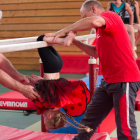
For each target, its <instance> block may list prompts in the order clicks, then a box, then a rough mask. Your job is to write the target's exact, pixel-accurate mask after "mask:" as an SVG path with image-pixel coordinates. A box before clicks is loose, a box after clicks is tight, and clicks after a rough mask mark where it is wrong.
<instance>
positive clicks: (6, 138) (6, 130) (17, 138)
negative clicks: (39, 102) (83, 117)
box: [0, 125, 117, 140]
mask: <svg viewBox="0 0 140 140" xmlns="http://www.w3.org/2000/svg"><path fill="white" fill-rule="evenodd" d="M75 135H76V134H62V133H44V132H35V131H27V130H21V129H16V128H11V127H6V126H1V125H0V140H72V138H73V137H74V136H75ZM90 140H110V138H109V135H108V133H106V132H103V133H95V134H94V135H93V136H92V138H91V139H90ZM111 140H117V139H114V138H111Z"/></svg>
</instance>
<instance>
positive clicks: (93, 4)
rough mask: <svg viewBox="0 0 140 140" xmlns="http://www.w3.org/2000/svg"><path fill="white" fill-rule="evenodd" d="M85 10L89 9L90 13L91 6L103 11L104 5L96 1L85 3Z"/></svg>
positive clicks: (89, 0) (88, 0)
mask: <svg viewBox="0 0 140 140" xmlns="http://www.w3.org/2000/svg"><path fill="white" fill-rule="evenodd" d="M82 6H83V7H84V8H86V9H87V11H90V7H91V6H96V7H97V8H100V9H103V7H102V5H101V3H100V2H98V1H96V0H87V1H85V2H84V3H83V5H82Z"/></svg>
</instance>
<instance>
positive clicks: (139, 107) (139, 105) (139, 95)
mask: <svg viewBox="0 0 140 140" xmlns="http://www.w3.org/2000/svg"><path fill="white" fill-rule="evenodd" d="M135 110H137V111H140V89H139V91H138V92H137V97H136V100H135Z"/></svg>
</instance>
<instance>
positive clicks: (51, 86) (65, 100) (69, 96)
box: [32, 32, 92, 132]
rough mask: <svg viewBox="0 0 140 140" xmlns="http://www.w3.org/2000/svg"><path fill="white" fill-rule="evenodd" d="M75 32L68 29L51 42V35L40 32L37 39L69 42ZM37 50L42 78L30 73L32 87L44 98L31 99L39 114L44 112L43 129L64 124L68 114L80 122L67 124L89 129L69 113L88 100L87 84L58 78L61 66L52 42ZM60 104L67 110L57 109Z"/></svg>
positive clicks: (79, 112)
mask: <svg viewBox="0 0 140 140" xmlns="http://www.w3.org/2000/svg"><path fill="white" fill-rule="evenodd" d="M75 36H76V34H75V33H73V32H71V33H69V35H68V36H66V37H64V38H58V39H57V40H56V42H53V37H49V38H47V37H45V35H41V36H39V37H38V39H37V41H47V43H48V44H49V43H50V44H51V43H52V44H54V43H55V44H63V45H66V46H69V45H70V43H71V41H72V39H73V37H75ZM38 53H39V55H40V58H41V60H42V62H43V68H44V77H43V79H41V77H37V76H35V75H32V78H33V79H34V80H35V81H36V82H35V83H34V90H35V91H36V92H37V93H38V94H39V95H40V96H41V98H42V101H43V102H40V101H39V100H34V103H35V104H36V106H37V107H38V114H41V113H43V117H44V124H45V128H46V130H51V129H57V128H60V127H63V126H64V125H65V123H68V124H70V123H69V122H67V121H66V116H67V117H69V118H70V119H72V120H73V121H74V122H75V123H76V124H78V125H79V126H80V127H76V126H74V125H72V124H70V125H72V126H73V127H76V128H78V129H84V130H86V131H87V132H90V131H92V129H90V128H89V127H87V126H84V125H81V124H79V123H77V122H76V121H75V120H74V119H73V118H72V116H74V117H75V116H80V115H82V114H83V113H84V111H85V109H86V106H87V104H88V103H89V101H90V98H91V97H90V92H89V90H88V89H87V87H86V84H85V83H84V82H83V81H82V80H79V81H68V80H66V79H64V78H60V74H59V73H60V71H61V69H62V66H63V61H62V58H61V56H60V55H59V54H58V52H57V51H56V50H55V49H54V48H53V47H52V46H49V47H44V48H39V49H38ZM62 107H63V109H64V110H65V112H66V114H64V113H63V112H61V111H60V110H59V109H60V108H62Z"/></svg>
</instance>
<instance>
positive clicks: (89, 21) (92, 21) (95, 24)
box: [45, 16, 106, 42]
mask: <svg viewBox="0 0 140 140" xmlns="http://www.w3.org/2000/svg"><path fill="white" fill-rule="evenodd" d="M105 25H106V22H105V20H104V19H103V18H102V17H100V16H95V17H87V18H84V19H81V20H79V21H77V22H75V23H74V24H72V25H70V26H68V27H66V28H64V29H62V30H60V31H58V32H56V33H55V35H54V33H53V35H54V42H55V40H56V39H57V38H59V37H64V36H66V35H67V34H68V33H69V32H70V31H73V32H77V31H85V30H89V29H91V28H100V27H103V26H105ZM45 35H46V36H47V37H49V36H50V34H45Z"/></svg>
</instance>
